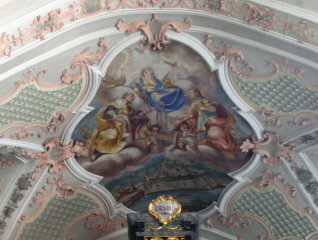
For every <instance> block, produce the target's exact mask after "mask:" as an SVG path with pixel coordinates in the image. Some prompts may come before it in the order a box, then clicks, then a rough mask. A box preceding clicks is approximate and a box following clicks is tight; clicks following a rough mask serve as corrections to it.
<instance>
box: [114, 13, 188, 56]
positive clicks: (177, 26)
mask: <svg viewBox="0 0 318 240" xmlns="http://www.w3.org/2000/svg"><path fill="white" fill-rule="evenodd" d="M124 21H125V20H124V19H120V20H119V21H118V23H117V27H118V29H119V30H120V31H125V32H127V33H128V34H132V33H133V32H135V31H136V30H137V31H142V32H143V33H144V34H145V35H146V36H145V37H144V38H143V39H142V42H143V43H144V44H147V45H150V46H151V49H152V50H160V49H162V48H163V45H164V44H167V43H168V42H169V41H170V40H169V38H168V36H167V35H166V33H167V31H168V30H175V31H176V32H182V31H183V30H186V29H189V28H190V27H191V22H190V20H189V19H186V20H185V24H182V23H177V22H165V23H164V22H162V21H161V20H159V19H158V18H157V15H156V14H153V18H152V19H151V20H150V21H147V22H146V23H144V22H133V23H131V24H128V25H125V24H124ZM153 30H155V32H153Z"/></svg>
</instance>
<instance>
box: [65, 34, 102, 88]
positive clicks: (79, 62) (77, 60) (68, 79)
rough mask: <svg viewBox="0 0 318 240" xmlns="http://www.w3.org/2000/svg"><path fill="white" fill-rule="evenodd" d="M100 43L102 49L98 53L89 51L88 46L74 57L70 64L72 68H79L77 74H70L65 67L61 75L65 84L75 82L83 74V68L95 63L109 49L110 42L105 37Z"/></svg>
mask: <svg viewBox="0 0 318 240" xmlns="http://www.w3.org/2000/svg"><path fill="white" fill-rule="evenodd" d="M98 45H99V47H102V49H100V50H98V51H97V52H96V53H92V52H89V53H87V52H88V51H89V49H90V47H87V48H85V49H84V50H83V51H82V52H80V54H78V55H76V56H75V57H74V58H73V60H72V62H71V65H70V66H71V69H75V68H79V71H78V72H77V73H76V74H73V75H70V74H69V73H68V70H67V69H65V70H64V71H63V72H62V76H61V80H62V83H63V84H73V83H74V82H76V81H77V80H78V79H79V77H80V76H81V75H82V72H83V69H84V68H85V66H86V65H94V64H95V62H94V61H95V60H100V59H101V58H102V56H103V55H104V53H105V52H106V51H107V47H108V43H107V41H106V40H105V39H104V38H100V39H99V43H98Z"/></svg>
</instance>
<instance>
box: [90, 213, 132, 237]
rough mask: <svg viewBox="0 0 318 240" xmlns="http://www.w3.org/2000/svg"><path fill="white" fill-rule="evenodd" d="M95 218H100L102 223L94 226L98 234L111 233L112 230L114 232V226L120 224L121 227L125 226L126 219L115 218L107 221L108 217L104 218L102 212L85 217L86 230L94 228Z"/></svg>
mask: <svg viewBox="0 0 318 240" xmlns="http://www.w3.org/2000/svg"><path fill="white" fill-rule="evenodd" d="M97 218H102V219H103V223H99V224H97V226H96V230H97V231H98V232H100V233H108V232H111V231H113V230H116V228H115V226H116V225H117V224H119V223H121V225H122V226H123V227H126V226H127V219H125V218H121V217H116V218H113V219H109V216H106V215H105V214H103V213H102V212H93V213H92V214H90V215H89V216H88V217H87V220H86V223H85V226H86V227H87V228H88V229H93V228H94V223H92V222H94V221H96V219H97Z"/></svg>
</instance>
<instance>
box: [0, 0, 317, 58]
mask: <svg viewBox="0 0 318 240" xmlns="http://www.w3.org/2000/svg"><path fill="white" fill-rule="evenodd" d="M158 5H160V7H161V8H180V7H184V8H187V9H192V10H204V11H206V12H208V13H212V14H220V15H225V16H231V17H232V18H237V19H242V18H243V19H244V20H245V22H246V23H247V24H251V25H257V26H263V27H264V30H265V31H277V32H282V33H283V34H286V35H288V36H292V37H294V38H296V39H298V41H299V42H300V43H305V42H306V43H310V44H313V45H316V46H318V26H317V25H315V24H312V23H310V22H309V21H307V20H305V19H300V20H299V21H297V22H292V23H290V22H289V19H290V16H289V15H286V14H285V15H282V14H279V13H278V12H276V13H274V12H273V11H272V10H271V9H270V8H268V7H262V6H261V5H257V4H255V3H253V2H250V1H247V2H245V3H244V4H243V5H241V6H240V5H237V1H233V0H209V1H206V0H169V1H166V0H137V1H134V0H106V1H104V2H103V1H102V0H95V1H91V0H78V1H75V2H74V3H72V4H70V5H69V6H68V8H69V9H68V10H64V11H63V10H62V9H60V8H57V9H53V10H51V11H50V12H49V13H47V14H46V15H43V16H37V17H36V18H35V19H34V20H33V22H32V23H31V24H30V25H29V26H21V27H19V28H18V29H17V31H18V35H13V34H8V33H5V32H4V33H2V35H1V37H0V58H1V57H4V56H10V55H11V54H12V50H15V48H16V46H18V44H19V43H20V45H21V47H22V46H24V45H25V44H26V42H27V41H31V39H32V38H36V39H40V40H44V39H45V35H47V34H48V33H52V32H55V31H58V30H59V29H61V28H63V27H64V26H65V25H66V24H67V21H65V20H69V21H70V22H72V21H76V20H78V19H79V18H81V17H82V18H89V17H93V16H95V15H97V14H99V13H101V12H102V11H110V12H112V11H117V10H120V9H121V8H131V9H136V8H146V7H150V8H151V7H153V8H156V7H158Z"/></svg>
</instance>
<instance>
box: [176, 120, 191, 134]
mask: <svg viewBox="0 0 318 240" xmlns="http://www.w3.org/2000/svg"><path fill="white" fill-rule="evenodd" d="M178 129H179V130H180V131H181V132H188V131H189V130H190V127H189V124H188V123H187V122H186V121H184V122H182V123H180V125H179V127H178Z"/></svg>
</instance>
